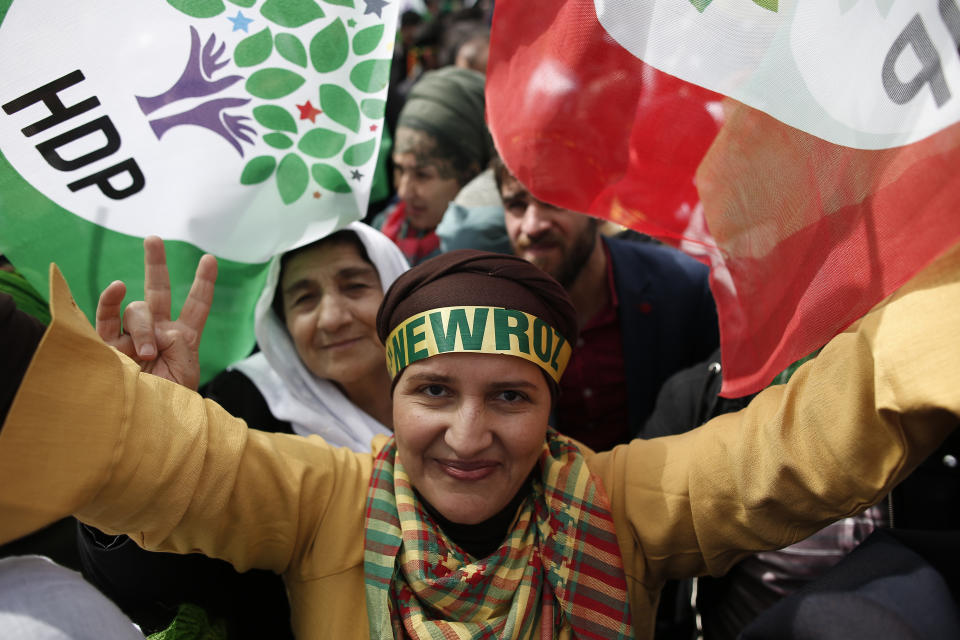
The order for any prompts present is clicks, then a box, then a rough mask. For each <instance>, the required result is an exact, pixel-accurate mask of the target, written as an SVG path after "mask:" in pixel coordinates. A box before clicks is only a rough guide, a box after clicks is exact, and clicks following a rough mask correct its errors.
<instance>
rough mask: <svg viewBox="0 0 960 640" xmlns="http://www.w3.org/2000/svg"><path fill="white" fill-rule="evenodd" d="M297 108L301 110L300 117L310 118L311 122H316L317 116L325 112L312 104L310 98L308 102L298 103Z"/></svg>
mask: <svg viewBox="0 0 960 640" xmlns="http://www.w3.org/2000/svg"><path fill="white" fill-rule="evenodd" d="M297 109H299V110H300V119H301V120H309V121H310V122H315V121H316V117H317V116H318V115H320V114H321V113H323V112H322V111H320V109H317V108H316V107H314V106H313V105H312V104H310V101H309V100H307V104H298V105H297Z"/></svg>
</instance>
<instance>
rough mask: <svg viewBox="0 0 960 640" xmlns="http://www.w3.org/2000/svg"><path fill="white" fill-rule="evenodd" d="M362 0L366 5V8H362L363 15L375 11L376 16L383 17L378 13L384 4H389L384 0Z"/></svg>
mask: <svg viewBox="0 0 960 640" xmlns="http://www.w3.org/2000/svg"><path fill="white" fill-rule="evenodd" d="M363 1H364V2H365V3H366V5H367V8H366V9H365V10H364V12H363V15H367V14H368V13H375V14H377V17H378V18H382V17H383V16H382V15H380V12H381V11H383V8H384V7H385V6H387V5H388V4H390V3H389V2H387V1H386V0H363Z"/></svg>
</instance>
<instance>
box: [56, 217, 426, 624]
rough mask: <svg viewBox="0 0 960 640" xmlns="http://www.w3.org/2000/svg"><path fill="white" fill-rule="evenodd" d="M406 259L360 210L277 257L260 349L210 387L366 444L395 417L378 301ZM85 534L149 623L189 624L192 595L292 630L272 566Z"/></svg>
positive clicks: (229, 401)
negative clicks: (243, 566) (242, 564)
mask: <svg viewBox="0 0 960 640" xmlns="http://www.w3.org/2000/svg"><path fill="white" fill-rule="evenodd" d="M151 242H153V241H151ZM406 270H407V263H406V261H405V260H404V258H403V256H402V255H401V253H400V250H399V249H398V248H397V247H396V245H394V244H393V243H392V242H390V241H389V240H388V239H387V238H385V237H384V236H383V234H381V233H379V232H377V231H376V230H374V229H372V228H370V227H369V226H367V225H365V224H362V223H359V222H354V223H351V224H349V225H348V226H347V227H346V228H345V229H343V230H341V231H338V232H336V233H334V234H332V235H330V236H327V237H324V238H321V239H320V240H317V241H316V242H313V243H311V244H308V245H306V246H303V247H300V248H298V249H294V250H292V251H289V252H287V253H286V254H284V255H283V256H278V257H276V258H274V259H273V261H272V262H271V264H270V267H269V269H268V272H267V279H266V283H265V285H264V289H263V292H262V294H261V295H260V299H259V301H258V303H257V307H256V312H255V314H256V315H255V333H256V337H257V344H258V346H259V348H260V350H259V351H258V352H257V353H255V354H254V355H252V356H250V357H249V358H247V359H245V360H243V361H241V362H238V363H236V364H234V365H232V366H231V367H230V368H229V369H228V370H227V371H225V372H223V373H221V374H219V375H218V376H216V377H215V378H214V379H213V380H212V381H210V382H209V383H208V384H207V385H205V387H204V388H203V389H202V392H203V394H204V395H205V396H207V397H209V398H211V399H212V400H215V401H216V402H217V403H218V404H220V405H221V406H222V407H224V408H225V409H227V411H229V412H230V413H231V414H233V415H235V416H237V417H239V418H242V419H244V420H245V421H246V422H247V424H248V425H250V426H251V427H255V428H257V429H261V430H264V431H272V432H278V433H296V434H299V435H303V436H306V435H311V434H316V435H320V436H322V437H323V438H324V439H325V440H326V441H327V442H328V443H330V444H331V445H333V446H346V447H349V448H350V449H353V450H355V451H368V450H369V447H370V441H371V440H372V439H373V437H374V436H376V435H378V434H389V433H390V426H391V424H392V416H391V406H390V405H391V402H390V379H389V377H388V376H387V374H386V369H385V368H384V366H383V360H384V349H383V345H382V344H381V343H380V341H379V340H378V339H377V336H376V314H377V309H378V308H379V306H380V301H381V300H382V299H383V293H384V291H385V290H386V289H387V288H388V287H389V286H390V285H391V284H392V283H393V281H394V280H395V279H396V278H397V277H398V276H399V275H400V274H401V273H403V272H404V271H406ZM114 293H119V292H116V291H109V290H108V291H107V292H105V295H107V296H110V295H113V294H114ZM120 299H122V294H120ZM101 329H105V327H101ZM71 531H72V530H71ZM71 539H72V538H71ZM78 541H79V547H80V552H81V557H82V559H83V573H84V575H85V577H86V578H87V579H88V580H89V581H90V582H92V583H93V584H94V585H96V586H97V587H98V588H99V589H100V590H101V591H102V592H104V593H105V594H106V595H108V596H109V597H110V598H111V599H112V600H113V601H114V602H116V603H117V604H118V605H120V607H121V608H122V609H123V610H124V611H125V612H126V613H127V614H128V615H129V616H130V617H131V618H132V619H133V620H134V621H135V622H137V623H138V624H139V625H140V626H141V627H142V628H143V629H144V630H146V631H148V632H153V631H159V630H162V629H165V628H167V627H168V626H170V625H171V623H172V622H174V621H176V623H177V624H180V625H183V624H184V617H185V616H184V615H183V614H181V613H180V611H181V606H182V605H184V604H186V603H189V604H192V605H196V606H199V607H200V608H202V609H203V610H204V611H205V612H206V614H207V615H208V617H209V618H210V620H212V621H213V622H214V623H216V622H218V621H222V622H223V626H224V629H225V630H226V633H227V637H229V638H237V639H243V638H251V639H256V638H267V637H269V638H278V639H279V638H283V637H290V636H291V631H290V607H289V604H288V603H287V596H286V591H285V589H284V586H283V581H282V580H281V579H280V577H279V576H277V575H276V574H274V573H272V572H269V571H262V570H251V571H248V572H245V573H242V574H241V573H237V572H236V571H235V570H234V569H233V567H231V566H230V565H229V564H228V563H226V562H224V561H222V560H215V559H211V558H207V557H205V556H202V555H199V554H189V555H177V554H170V553H153V552H149V551H144V550H143V549H141V548H140V547H138V546H137V545H136V544H135V543H134V542H133V541H132V540H130V539H129V538H128V537H127V536H111V535H107V534H104V533H103V532H101V531H99V530H97V529H95V528H94V527H90V526H87V525H81V526H80V528H79V534H78ZM187 612H188V613H189V612H190V610H189V609H188V610H187ZM175 616H176V618H175Z"/></svg>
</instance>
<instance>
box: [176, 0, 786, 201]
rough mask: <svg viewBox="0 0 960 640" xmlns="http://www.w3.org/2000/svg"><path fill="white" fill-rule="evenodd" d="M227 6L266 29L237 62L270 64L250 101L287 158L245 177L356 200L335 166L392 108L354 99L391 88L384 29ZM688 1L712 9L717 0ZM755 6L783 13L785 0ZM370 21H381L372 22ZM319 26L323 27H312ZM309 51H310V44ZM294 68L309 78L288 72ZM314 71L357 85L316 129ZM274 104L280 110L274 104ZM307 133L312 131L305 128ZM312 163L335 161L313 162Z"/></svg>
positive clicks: (253, 79)
mask: <svg viewBox="0 0 960 640" xmlns="http://www.w3.org/2000/svg"><path fill="white" fill-rule="evenodd" d="M228 1H229V2H230V4H232V5H234V7H242V8H244V9H248V10H250V11H247V12H245V13H247V14H248V15H247V17H249V18H253V19H254V22H253V23H251V24H253V25H254V26H257V27H259V29H258V30H257V31H256V32H255V33H252V34H251V35H248V36H245V37H243V39H241V40H240V41H239V42H237V44H236V45H235V47H234V50H233V61H234V63H235V64H236V66H237V67H240V68H242V69H248V68H252V67H258V66H259V65H263V64H264V63H268V64H267V66H264V67H261V68H257V69H250V70H251V71H252V73H248V74H247V75H246V84H245V87H246V90H247V92H249V93H250V95H251V96H253V97H254V98H258V99H259V100H260V101H261V104H257V105H256V106H254V107H253V110H252V111H253V119H254V120H255V121H256V123H257V124H258V125H260V126H261V127H263V129H264V131H262V132H261V137H262V140H263V142H264V143H265V144H266V145H267V146H269V147H272V148H274V149H278V150H283V151H285V153H282V154H281V155H282V157H279V158H278V157H275V156H272V155H259V156H256V157H254V158H252V159H250V160H249V161H247V163H246V165H245V166H244V168H243V170H242V172H241V175H240V183H241V184H244V185H257V184H261V183H264V182H266V181H267V180H269V179H270V178H271V177H274V178H275V180H276V188H277V192H278V194H279V196H280V199H281V201H282V202H283V203H284V204H291V203H294V202H296V201H297V200H299V199H300V198H302V197H304V194H305V193H306V192H307V190H308V187H309V185H310V180H311V177H312V179H313V182H314V183H315V184H316V185H318V186H319V187H320V188H321V189H323V190H326V191H329V192H333V193H340V194H346V193H350V192H351V191H352V187H351V185H350V182H349V181H348V180H347V178H346V177H345V176H344V174H343V173H342V172H341V169H338V168H337V166H335V164H333V163H332V162H333V161H334V160H335V159H337V158H339V160H340V162H341V163H342V164H341V165H340V166H341V167H363V166H364V165H366V164H367V163H368V162H370V161H371V160H372V159H373V157H374V155H375V152H376V149H377V141H378V139H379V135H380V134H379V130H380V126H382V120H383V117H384V113H385V101H384V100H382V99H380V98H379V97H363V96H361V95H355V94H354V91H358V92H361V93H362V94H374V93H378V92H380V91H382V90H383V89H384V88H385V87H386V85H387V82H388V80H389V73H390V63H391V61H390V60H389V59H383V58H371V57H367V56H370V54H374V52H376V51H378V47H381V45H382V44H383V39H384V33H385V29H384V25H383V24H382V23H379V22H376V21H374V20H373V16H369V17H368V16H365V15H364V14H362V13H361V11H360V9H357V8H356V4H355V2H354V0H322V1H323V2H324V3H326V4H328V5H334V6H336V7H346V8H347V9H352V10H354V15H353V18H352V19H351V20H349V21H348V22H349V24H350V29H351V30H353V29H354V28H355V26H356V27H357V30H356V31H355V32H353V34H352V35H351V34H350V33H349V32H348V29H347V26H346V24H345V22H344V20H345V19H346V18H345V17H344V18H341V16H343V15H344V14H343V11H344V10H343V9H335V8H330V7H328V11H333V12H334V13H335V14H337V13H339V15H331V16H330V18H328V19H326V20H324V21H323V22H320V23H318V24H317V25H316V27H315V29H316V30H315V32H314V34H313V36H312V37H311V38H309V39H308V38H306V37H304V38H303V39H301V38H300V37H298V36H297V35H294V34H293V33H288V32H286V31H284V30H285V29H298V28H300V27H303V26H304V25H307V24H310V23H312V22H314V21H320V20H321V19H323V18H326V13H325V12H324V10H323V9H322V8H321V6H320V4H318V2H317V1H315V0H228ZM689 1H690V2H691V3H693V4H694V6H696V7H697V8H698V10H700V11H703V10H705V9H706V7H707V5H709V4H710V2H711V1H712V0H689ZM753 2H755V3H756V4H758V5H760V6H763V7H765V8H771V6H772V9H771V10H773V11H776V10H777V9H776V6H777V0H753ZM167 4H169V5H170V6H171V7H173V8H175V9H177V10H178V11H180V12H182V13H184V14H186V15H188V16H190V17H191V18H195V19H206V18H218V16H219V18H218V19H220V20H223V19H224V13H225V12H226V11H227V5H226V4H225V3H224V0H167ZM361 8H362V4H361ZM257 11H259V15H257ZM251 12H252V13H251ZM347 17H349V14H347ZM362 18H366V19H367V24H366V26H363V25H359V26H358V25H356V23H357V22H360V21H361V19H362ZM371 21H373V22H374V23H373V24H370V22H371ZM310 28H311V29H314V27H313V26H311V27H310ZM301 35H302V34H301ZM308 40H309V42H308ZM305 43H307V46H304V44H305ZM380 50H381V51H382V48H381V49H380ZM274 52H276V53H277V54H278V56H277V57H274V56H273V54H274ZM381 55H382V54H381ZM351 58H352V61H351ZM268 61H269V62H268ZM286 63H289V64H290V65H293V66H294V67H296V68H297V69H299V70H300V71H297V70H296V69H292V68H287V67H285V66H284V65H285V64H286ZM308 64H309V65H310V66H311V67H312V68H313V70H315V71H317V72H318V73H320V74H327V73H332V72H340V73H344V72H347V71H348V75H349V81H350V84H349V85H347V86H341V85H339V84H334V82H332V81H331V80H330V79H328V80H326V81H324V80H323V79H322V78H321V79H320V81H319V82H318V90H319V93H318V103H317V104H316V105H315V107H317V108H319V112H316V113H315V114H314V117H315V119H316V122H313V121H312V120H304V119H303V118H304V117H305V116H302V115H301V114H300V113H298V112H297V110H296V109H295V108H294V106H293V105H292V104H291V102H292V100H291V99H290V98H289V96H291V94H293V93H294V92H296V91H298V90H300V89H301V88H302V87H303V86H304V84H305V83H306V82H307V78H306V77H304V73H303V71H304V70H306V69H307V68H308ZM341 77H342V76H341ZM298 95H302V94H298ZM315 95H317V94H315ZM264 101H266V102H265V103H264ZM270 101H280V102H279V103H278V104H274V103H271V102H270ZM298 106H300V108H301V109H303V108H304V106H302V105H298ZM298 117H299V123H298ZM365 123H366V124H365ZM368 124H369V125H370V126H369V131H367V129H368V127H367V125H368ZM303 125H307V126H306V127H305V128H303V129H302V130H301V128H300V127H301V126H303ZM364 133H366V135H365V136H363V134H364ZM361 136H363V137H361ZM310 159H314V160H316V159H321V160H327V162H313V161H311V160H310ZM308 163H309V164H308ZM316 197H320V194H316Z"/></svg>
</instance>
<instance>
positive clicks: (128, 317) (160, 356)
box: [96, 236, 217, 389]
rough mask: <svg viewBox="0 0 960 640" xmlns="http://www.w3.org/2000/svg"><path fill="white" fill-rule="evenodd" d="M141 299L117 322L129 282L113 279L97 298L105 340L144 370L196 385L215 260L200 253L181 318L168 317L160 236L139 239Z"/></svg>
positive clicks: (167, 284)
mask: <svg viewBox="0 0 960 640" xmlns="http://www.w3.org/2000/svg"><path fill="white" fill-rule="evenodd" d="M143 262H144V283H143V284H144V286H143V290H144V296H143V297H144V300H137V301H135V302H131V303H130V304H128V305H127V307H126V309H125V310H124V311H123V318H122V322H121V314H120V305H121V304H123V297H124V296H125V295H126V292H127V287H126V285H125V284H124V283H123V282H121V281H120V280H116V281H114V282H111V283H110V284H109V285H108V286H107V288H106V289H104V290H103V293H101V294H100V301H99V302H98V303H97V321H96V325H97V333H98V334H99V335H100V337H101V338H103V340H104V342H106V343H107V344H109V345H110V346H112V347H115V348H116V349H118V350H119V351H120V352H121V353H124V354H125V355H127V356H129V357H130V358H132V359H133V360H135V361H136V362H137V363H139V364H140V368H141V370H142V371H145V372H147V373H152V374H153V375H156V376H160V377H162V378H166V379H167V380H172V381H173V382H177V383H179V384H182V385H183V386H185V387H189V388H191V389H196V388H197V386H198V384H199V382H200V361H199V358H198V349H199V346H200V337H201V335H202V334H203V327H204V325H205V324H206V322H207V316H208V315H209V313H210V306H211V304H212V303H213V290H214V282H215V281H216V279H217V259H216V258H214V257H213V256H211V255H204V256H203V257H202V258H200V263H199V264H198V265H197V273H196V275H195V276H194V279H193V285H191V287H190V293H189V294H188V295H187V299H186V301H184V303H183V308H182V309H181V310H180V317H179V318H177V319H176V320H171V319H170V298H171V295H170V274H169V272H168V271H167V256H166V252H165V251H164V248H163V240H161V239H160V238H158V237H157V236H149V237H147V238H144V240H143Z"/></svg>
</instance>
